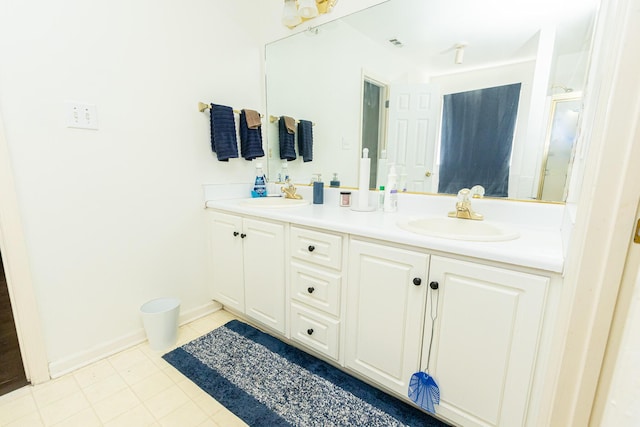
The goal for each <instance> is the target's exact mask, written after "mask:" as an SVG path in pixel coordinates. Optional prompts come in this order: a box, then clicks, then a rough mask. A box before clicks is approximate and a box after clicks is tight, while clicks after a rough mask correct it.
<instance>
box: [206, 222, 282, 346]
mask: <svg viewBox="0 0 640 427" xmlns="http://www.w3.org/2000/svg"><path fill="white" fill-rule="evenodd" d="M209 225H210V228H209V230H210V231H209V232H210V235H209V241H210V249H211V255H210V256H211V267H212V271H211V274H212V282H211V296H212V298H213V299H214V300H216V301H218V302H220V303H221V304H223V305H224V306H226V307H228V308H230V309H232V310H235V311H237V312H240V313H244V314H245V315H246V316H248V317H250V318H251V319H253V320H256V321H258V322H260V323H262V324H263V325H265V326H268V327H269V328H271V329H273V330H274V331H277V332H280V333H282V334H284V333H285V330H286V329H285V286H286V285H285V225H284V224H283V223H279V222H273V221H265V220H258V219H253V218H250V217H242V216H239V215H231V214H227V213H222V212H218V211H212V212H211V213H210V220H209Z"/></svg>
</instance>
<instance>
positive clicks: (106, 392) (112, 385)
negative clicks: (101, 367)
mask: <svg viewBox="0 0 640 427" xmlns="http://www.w3.org/2000/svg"><path fill="white" fill-rule="evenodd" d="M125 388H127V383H126V382H125V381H124V380H123V379H122V377H121V376H120V375H119V374H118V373H116V371H115V370H114V371H113V374H111V375H110V376H108V377H105V378H103V379H101V380H100V381H98V382H95V383H93V384H91V385H89V386H87V387H84V388H83V389H82V391H83V392H84V394H85V396H87V399H88V400H89V402H91V403H92V404H95V403H98V402H100V401H101V400H104V399H106V398H107V397H109V396H112V395H114V394H115V393H117V392H119V391H122V390H124V389H125Z"/></svg>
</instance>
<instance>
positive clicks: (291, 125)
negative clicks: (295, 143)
mask: <svg viewBox="0 0 640 427" xmlns="http://www.w3.org/2000/svg"><path fill="white" fill-rule="evenodd" d="M282 117H284V124H285V125H286V126H287V132H289V133H295V132H296V119H294V118H293V117H289V116H282Z"/></svg>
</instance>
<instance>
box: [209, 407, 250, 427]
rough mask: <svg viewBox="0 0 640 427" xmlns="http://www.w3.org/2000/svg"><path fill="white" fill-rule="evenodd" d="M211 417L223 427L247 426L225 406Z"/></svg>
mask: <svg viewBox="0 0 640 427" xmlns="http://www.w3.org/2000/svg"><path fill="white" fill-rule="evenodd" d="M211 419H212V420H213V421H215V423H216V424H218V425H220V426H224V427H248V425H247V424H246V423H245V422H244V421H242V420H241V419H240V418H238V417H237V416H236V415H235V414H234V413H233V412H231V411H229V410H228V409H226V408H224V409H223V410H221V411H220V412H218V413H217V414H215V415H214V416H213V417H211Z"/></svg>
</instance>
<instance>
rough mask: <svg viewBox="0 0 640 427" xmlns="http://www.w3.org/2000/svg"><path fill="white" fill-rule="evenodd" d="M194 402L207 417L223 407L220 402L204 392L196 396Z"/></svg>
mask: <svg viewBox="0 0 640 427" xmlns="http://www.w3.org/2000/svg"><path fill="white" fill-rule="evenodd" d="M195 402H196V404H197V405H198V406H199V407H200V409H202V410H203V411H204V413H205V414H207V415H208V416H209V417H213V416H214V415H215V414H217V413H218V412H220V411H222V410H223V409H224V406H222V404H221V403H220V402H218V401H217V400H215V399H214V398H213V397H211V396H209V395H208V394H206V393H205V394H204V395H203V396H201V397H198V398H196V399H195Z"/></svg>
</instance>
